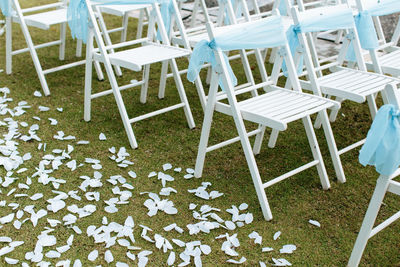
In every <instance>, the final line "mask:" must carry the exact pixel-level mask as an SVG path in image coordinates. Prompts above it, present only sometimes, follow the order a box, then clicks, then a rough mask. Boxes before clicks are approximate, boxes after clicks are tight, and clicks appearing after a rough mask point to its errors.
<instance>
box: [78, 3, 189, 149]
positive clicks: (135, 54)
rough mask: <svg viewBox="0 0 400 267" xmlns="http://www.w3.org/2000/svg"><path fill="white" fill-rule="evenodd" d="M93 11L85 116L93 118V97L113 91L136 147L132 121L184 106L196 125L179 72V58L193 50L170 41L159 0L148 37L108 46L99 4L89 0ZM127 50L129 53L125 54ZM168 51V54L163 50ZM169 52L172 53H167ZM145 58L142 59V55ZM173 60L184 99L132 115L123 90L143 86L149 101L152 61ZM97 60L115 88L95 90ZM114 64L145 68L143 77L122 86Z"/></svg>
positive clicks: (91, 11)
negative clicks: (97, 15)
mask: <svg viewBox="0 0 400 267" xmlns="http://www.w3.org/2000/svg"><path fill="white" fill-rule="evenodd" d="M85 1H86V4H87V6H88V7H89V8H88V11H89V21H90V22H91V23H92V25H93V27H90V28H89V37H88V43H87V46H86V48H87V51H86V72H85V73H86V77H85V108H84V119H85V121H89V120H90V119H91V101H92V99H94V98H98V97H101V96H104V95H108V94H113V95H114V97H115V100H116V103H117V106H118V109H119V112H120V115H121V119H122V122H123V125H124V128H125V131H126V134H127V136H128V139H129V143H130V145H131V147H132V148H137V147H138V144H137V141H136V138H135V135H134V133H133V129H132V126H131V123H134V122H137V121H141V120H144V119H147V118H150V117H153V116H156V115H159V114H162V113H165V112H168V111H172V110H174V109H178V108H183V110H184V112H185V116H186V119H187V122H188V125H189V128H194V127H195V124H194V121H193V116H192V113H191V110H190V106H189V103H188V101H187V97H186V93H185V90H184V88H183V83H182V80H181V77H180V75H179V70H178V66H177V64H176V61H175V58H178V57H183V56H188V55H189V53H190V51H189V50H186V49H182V48H177V47H173V46H171V45H170V42H169V40H168V36H167V32H166V29H165V26H164V22H163V20H162V17H161V13H160V9H159V6H158V4H155V3H154V4H152V8H153V14H154V15H153V16H150V19H149V29H148V34H147V37H146V38H140V39H136V40H133V41H127V42H124V43H120V44H115V45H110V46H107V45H106V44H105V42H104V40H103V36H102V34H101V31H100V27H99V25H98V22H97V18H96V15H95V12H94V11H96V12H99V6H96V5H94V6H93V5H92V4H91V2H90V0H85ZM156 25H157V26H158V30H159V33H160V35H161V38H162V41H161V43H160V42H158V41H157V40H156V36H155V29H156ZM94 38H95V40H96V43H97V45H98V48H94V47H93V41H94ZM137 44H142V46H141V47H139V48H131V49H127V50H124V51H122V52H121V51H118V52H115V53H113V52H112V50H113V49H117V48H118V49H119V48H124V47H125V48H126V47H131V46H132V45H137ZM146 49H147V50H149V51H150V50H151V51H152V55H148V56H145V55H144V54H143V53H146V51H147V50H146ZM156 52H158V54H156ZM124 53H126V54H124ZM163 53H165V54H163ZM166 53H169V54H166ZM140 56H141V58H140V59H139V57H140ZM165 60H169V64H170V66H171V68H172V72H173V73H174V79H175V84H176V86H177V89H178V93H179V96H180V100H181V103H179V104H175V105H172V106H169V107H166V108H163V109H160V110H157V111H153V112H150V113H147V114H145V115H142V116H138V117H135V118H131V119H130V118H129V117H128V114H127V111H126V107H125V104H124V101H123V99H122V95H121V92H120V91H121V90H126V89H129V88H133V87H136V86H141V96H140V102H141V103H146V100H147V91H148V79H149V73H150V65H151V64H153V63H157V62H162V61H165ZM93 61H99V62H102V63H103V64H104V66H105V69H106V72H107V76H108V78H109V80H110V84H111V89H110V90H106V91H103V92H100V93H95V94H93V93H92V64H93ZM112 65H116V66H120V67H125V68H128V69H131V70H133V71H142V70H143V80H141V81H136V82H133V83H130V84H128V85H124V86H119V85H118V83H117V79H116V76H115V73H114V70H113V68H112Z"/></svg>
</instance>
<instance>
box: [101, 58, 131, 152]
mask: <svg viewBox="0 0 400 267" xmlns="http://www.w3.org/2000/svg"><path fill="white" fill-rule="evenodd" d="M105 68H106V71H107V75H108V78H109V80H110V84H111V88H112V90H113V94H114V98H115V101H116V102H117V106H118V110H119V114H120V115H121V119H122V123H123V124H124V128H125V132H126V135H127V136H128V140H129V144H130V146H131V147H132V148H133V149H136V148H137V147H138V144H137V141H136V137H135V134H134V133H133V129H132V125H131V123H130V122H129V117H128V113H127V111H126V107H125V104H124V101H123V99H122V95H121V92H120V89H119V87H118V83H117V79H116V77H115V74H114V72H113V69H112V66H111V64H110V62H108V63H106V64H105Z"/></svg>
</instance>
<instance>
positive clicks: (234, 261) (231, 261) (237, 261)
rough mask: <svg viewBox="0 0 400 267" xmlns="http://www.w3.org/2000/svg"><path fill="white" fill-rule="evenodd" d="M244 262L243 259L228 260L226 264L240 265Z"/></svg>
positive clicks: (244, 259)
mask: <svg viewBox="0 0 400 267" xmlns="http://www.w3.org/2000/svg"><path fill="white" fill-rule="evenodd" d="M245 261H246V258H245V257H241V258H240V260H234V259H229V260H227V261H226V262H228V263H233V264H242V263H244V262H245Z"/></svg>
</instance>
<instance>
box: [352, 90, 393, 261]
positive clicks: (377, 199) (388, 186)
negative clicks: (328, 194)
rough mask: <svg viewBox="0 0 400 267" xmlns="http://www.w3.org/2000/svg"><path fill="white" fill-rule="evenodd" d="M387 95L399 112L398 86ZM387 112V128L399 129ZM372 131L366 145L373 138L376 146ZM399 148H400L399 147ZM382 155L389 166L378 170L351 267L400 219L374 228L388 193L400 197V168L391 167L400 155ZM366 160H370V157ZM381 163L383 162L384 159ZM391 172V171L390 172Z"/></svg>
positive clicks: (381, 131) (361, 153)
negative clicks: (374, 240) (399, 179)
mask: <svg viewBox="0 0 400 267" xmlns="http://www.w3.org/2000/svg"><path fill="white" fill-rule="evenodd" d="M386 93H387V95H388V98H389V103H390V104H392V105H393V106H394V107H395V109H396V110H397V112H398V110H399V107H400V95H399V92H398V89H397V88H396V85H392V84H389V85H387V87H386ZM387 110H388V113H389V114H387V113H384V114H383V117H388V118H390V120H394V122H393V123H389V124H388V126H387V127H388V128H389V127H394V128H395V127H398V126H396V125H399V117H398V116H397V115H394V116H393V115H392V114H390V113H391V112H390V111H391V110H390V109H387ZM382 111H383V110H382ZM382 111H380V112H382ZM378 115H379V114H378ZM372 127H374V125H372ZM376 130H377V133H378V132H380V133H379V134H380V135H381V134H382V133H384V132H385V131H386V130H387V128H383V129H382V128H381V129H376ZM371 131H372V129H371ZM371 131H370V132H369V133H368V136H367V143H366V144H368V138H372V140H371V142H373V143H374V146H375V143H376V140H375V138H376V137H375V136H372V134H374V132H371ZM370 135H371V136H370ZM394 139H395V140H392V142H393V144H394V145H395V144H398V143H399V142H400V138H399V135H396V136H394ZM386 141H388V140H386ZM376 146H377V145H376ZM397 147H398V145H397ZM363 149H364V148H363ZM389 149H390V148H389ZM391 152H395V153H397V152H398V151H396V150H394V149H393V150H392V151H391ZM367 153H368V152H367ZM380 153H381V154H380V155H375V156H376V157H384V158H386V159H388V160H387V161H385V163H384V164H387V165H388V166H380V167H381V168H382V169H381V170H378V168H379V167H377V170H378V171H380V173H381V175H380V176H379V178H378V180H377V182H376V187H375V190H374V193H373V195H372V198H371V200H370V202H369V206H368V209H367V213H366V214H365V217H364V220H363V222H362V225H361V229H360V232H359V233H358V236H357V240H356V242H355V244H354V247H353V251H352V253H351V256H350V259H349V262H348V264H347V266H349V267H356V266H358V265H359V263H360V260H361V257H362V254H363V252H364V249H365V247H366V245H367V243H368V240H369V239H370V238H372V237H373V236H375V235H376V234H377V233H379V232H380V231H382V230H383V229H384V228H386V227H387V226H389V225H390V224H391V223H393V222H394V221H396V220H397V219H399V218H400V211H398V212H396V213H395V214H394V215H392V216H391V217H389V218H388V219H386V220H384V221H383V222H381V223H380V224H379V225H377V226H375V227H374V224H375V220H376V218H377V216H378V213H379V210H380V207H381V205H382V203H383V199H384V197H385V195H386V192H390V193H393V194H395V195H398V196H400V183H399V182H397V181H395V180H394V178H396V177H398V176H400V168H398V165H399V163H397V164H396V165H397V166H391V165H392V164H393V163H394V162H393V160H392V158H398V155H390V154H386V155H383V154H382V152H380ZM368 155H370V154H369V153H368ZM361 158H364V155H363V150H361V152H360V159H361ZM366 158H368V156H367V157H366ZM380 161H381V162H382V159H381V160H380ZM392 167H394V168H396V169H397V170H395V171H394V172H393V173H390V174H389V173H388V172H386V171H389V169H391V168H392ZM389 172H391V171H389Z"/></svg>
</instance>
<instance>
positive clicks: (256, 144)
mask: <svg viewBox="0 0 400 267" xmlns="http://www.w3.org/2000/svg"><path fill="white" fill-rule="evenodd" d="M258 129H260V130H261V132H259V133H258V134H257V135H256V140H255V141H254V145H253V153H254V155H258V154H260V151H261V145H262V141H263V139H264V135H265V130H266V127H265V126H262V125H259V126H258Z"/></svg>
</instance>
